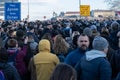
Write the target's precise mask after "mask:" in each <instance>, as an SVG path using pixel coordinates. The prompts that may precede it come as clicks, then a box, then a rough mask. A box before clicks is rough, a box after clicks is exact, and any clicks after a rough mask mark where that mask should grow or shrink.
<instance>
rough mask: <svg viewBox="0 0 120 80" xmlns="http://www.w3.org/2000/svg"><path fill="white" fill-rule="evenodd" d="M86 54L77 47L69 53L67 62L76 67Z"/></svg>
mask: <svg viewBox="0 0 120 80" xmlns="http://www.w3.org/2000/svg"><path fill="white" fill-rule="evenodd" d="M84 55H85V51H82V50H81V49H79V48H77V49H75V50H74V51H72V52H71V53H69V54H68V55H67V57H66V59H65V63H66V64H69V65H71V66H72V67H74V66H75V65H76V64H77V63H78V62H79V61H80V59H81V57H83V56H84Z"/></svg>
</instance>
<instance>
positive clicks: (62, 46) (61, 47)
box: [53, 35, 69, 54]
mask: <svg viewBox="0 0 120 80" xmlns="http://www.w3.org/2000/svg"><path fill="white" fill-rule="evenodd" d="M68 48H69V44H68V43H67V42H66V41H65V39H64V38H63V37H62V36H61V35H57V36H56V37H55V40H54V45H53V50H54V53H55V54H60V53H67V51H68Z"/></svg>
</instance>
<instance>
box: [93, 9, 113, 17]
mask: <svg viewBox="0 0 120 80" xmlns="http://www.w3.org/2000/svg"><path fill="white" fill-rule="evenodd" d="M91 13H92V14H91V15H92V16H93V17H115V11H113V10H93V11H91Z"/></svg>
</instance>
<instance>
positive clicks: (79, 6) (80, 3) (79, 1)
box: [79, 0, 81, 18]
mask: <svg viewBox="0 0 120 80" xmlns="http://www.w3.org/2000/svg"><path fill="white" fill-rule="evenodd" d="M80 5H81V0H79V11H80ZM80 18H81V14H80Z"/></svg>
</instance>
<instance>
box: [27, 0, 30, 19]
mask: <svg viewBox="0 0 120 80" xmlns="http://www.w3.org/2000/svg"><path fill="white" fill-rule="evenodd" d="M29 7H30V5H29V0H28V15H27V18H28V21H29V10H30V8H29Z"/></svg>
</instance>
